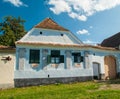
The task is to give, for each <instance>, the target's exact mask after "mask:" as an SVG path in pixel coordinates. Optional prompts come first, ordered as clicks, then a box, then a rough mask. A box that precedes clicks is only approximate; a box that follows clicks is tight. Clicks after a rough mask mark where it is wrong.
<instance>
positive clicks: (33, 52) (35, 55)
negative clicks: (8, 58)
mask: <svg viewBox="0 0 120 99" xmlns="http://www.w3.org/2000/svg"><path fill="white" fill-rule="evenodd" d="M29 63H30V64H32V63H37V64H39V63H40V50H38V49H30V51H29Z"/></svg>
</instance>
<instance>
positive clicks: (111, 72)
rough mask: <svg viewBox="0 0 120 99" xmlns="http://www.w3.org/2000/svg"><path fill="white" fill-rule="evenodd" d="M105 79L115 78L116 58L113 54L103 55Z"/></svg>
mask: <svg viewBox="0 0 120 99" xmlns="http://www.w3.org/2000/svg"><path fill="white" fill-rule="evenodd" d="M104 63H105V79H115V78H116V74H117V72H116V59H115V57H113V56H105V58H104Z"/></svg>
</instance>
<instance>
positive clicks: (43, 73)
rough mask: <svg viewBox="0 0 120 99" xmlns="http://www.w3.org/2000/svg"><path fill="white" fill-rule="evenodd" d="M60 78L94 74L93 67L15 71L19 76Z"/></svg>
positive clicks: (17, 76) (16, 76)
mask: <svg viewBox="0 0 120 99" xmlns="http://www.w3.org/2000/svg"><path fill="white" fill-rule="evenodd" d="M48 75H49V76H50V78H56V77H58V78H60V77H84V76H85V77H86V76H92V69H78V68H76V69H64V70H40V71H37V72H36V71H15V79H17V78H48Z"/></svg>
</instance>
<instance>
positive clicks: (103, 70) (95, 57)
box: [90, 55, 105, 74]
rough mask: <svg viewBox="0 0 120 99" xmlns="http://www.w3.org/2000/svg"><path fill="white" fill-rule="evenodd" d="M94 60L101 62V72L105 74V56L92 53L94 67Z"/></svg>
mask: <svg viewBox="0 0 120 99" xmlns="http://www.w3.org/2000/svg"><path fill="white" fill-rule="evenodd" d="M93 62H96V63H99V64H100V73H101V74H104V73H105V68H104V56H94V55H90V63H91V67H93Z"/></svg>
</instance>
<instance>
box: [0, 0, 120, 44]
mask: <svg viewBox="0 0 120 99" xmlns="http://www.w3.org/2000/svg"><path fill="white" fill-rule="evenodd" d="M0 12H1V13H0V21H2V20H3V17H4V16H14V17H18V16H20V17H21V18H22V19H24V20H26V22H25V24H24V25H25V29H26V31H29V30H30V29H31V28H32V27H33V26H35V25H36V24H38V23H40V22H41V21H42V20H44V19H45V18H47V17H50V18H52V19H53V20H54V21H55V22H57V23H58V24H59V25H61V26H63V27H64V28H66V29H68V30H70V31H71V32H72V33H73V34H74V35H76V36H77V37H78V38H79V39H80V40H81V41H83V42H84V43H88V44H100V43H101V42H102V41H103V40H104V39H106V38H108V37H110V36H112V35H114V34H116V33H118V32H120V0H0Z"/></svg>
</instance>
